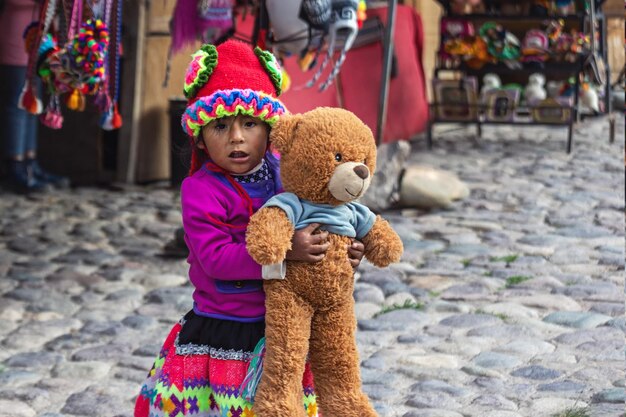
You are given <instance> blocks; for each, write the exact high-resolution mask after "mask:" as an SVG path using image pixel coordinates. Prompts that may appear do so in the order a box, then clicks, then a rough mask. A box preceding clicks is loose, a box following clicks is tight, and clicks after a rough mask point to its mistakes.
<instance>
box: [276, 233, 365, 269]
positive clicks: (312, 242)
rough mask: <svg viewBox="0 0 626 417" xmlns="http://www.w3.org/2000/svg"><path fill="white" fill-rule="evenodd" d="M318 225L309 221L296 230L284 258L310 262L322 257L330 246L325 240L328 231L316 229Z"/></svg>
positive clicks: (319, 259)
mask: <svg viewBox="0 0 626 417" xmlns="http://www.w3.org/2000/svg"><path fill="white" fill-rule="evenodd" d="M318 227H320V224H319V223H311V224H310V225H308V226H307V227H305V228H304V229H300V230H296V231H295V232H294V234H293V238H292V239H291V250H290V251H287V256H286V259H288V260H290V261H302V262H311V263H313V262H318V261H321V260H322V259H324V256H325V254H326V251H327V250H328V247H329V246H330V243H329V242H328V241H327V238H328V232H326V231H319V230H317V228H318ZM361 257H363V252H361ZM350 262H352V261H350ZM359 262H360V258H359ZM357 265H358V263H357Z"/></svg>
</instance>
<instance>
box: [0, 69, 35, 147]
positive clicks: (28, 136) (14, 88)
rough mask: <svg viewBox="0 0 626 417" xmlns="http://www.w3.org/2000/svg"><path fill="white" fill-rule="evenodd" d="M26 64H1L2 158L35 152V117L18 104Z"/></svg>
mask: <svg viewBox="0 0 626 417" xmlns="http://www.w3.org/2000/svg"><path fill="white" fill-rule="evenodd" d="M25 79H26V67H21V66H14V65H0V80H2V82H0V145H2V155H3V158H4V159H15V158H16V157H18V158H22V157H24V156H25V155H26V154H27V153H28V154H35V153H36V151H37V123H38V120H37V116H34V115H32V114H30V113H28V112H26V111H25V110H22V109H19V108H18V107H17V102H18V100H19V97H20V94H21V93H22V87H23V86H24V81H25Z"/></svg>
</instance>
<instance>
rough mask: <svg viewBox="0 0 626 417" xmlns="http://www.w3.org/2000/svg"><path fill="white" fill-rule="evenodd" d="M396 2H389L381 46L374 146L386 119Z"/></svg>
mask: <svg viewBox="0 0 626 417" xmlns="http://www.w3.org/2000/svg"><path fill="white" fill-rule="evenodd" d="M397 3H398V0H389V7H388V9H387V27H386V28H385V29H386V30H385V41H384V45H383V51H384V54H383V73H382V78H381V82H380V98H379V100H378V122H377V123H376V146H378V145H380V144H381V143H382V141H383V133H384V131H385V121H386V119H387V95H388V89H389V78H390V76H391V57H392V56H393V32H394V26H395V25H396V5H397Z"/></svg>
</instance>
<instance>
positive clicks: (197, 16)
mask: <svg viewBox="0 0 626 417" xmlns="http://www.w3.org/2000/svg"><path fill="white" fill-rule="evenodd" d="M232 27H233V1H232V0H177V1H176V6H175V7H174V15H173V18H172V22H171V31H172V45H171V53H172V54H174V53H176V52H178V51H180V50H181V49H182V48H183V47H184V46H185V45H189V44H193V43H194V42H196V41H197V40H202V42H204V43H213V42H215V41H216V40H218V39H219V38H220V37H222V36H223V35H224V34H226V33H227V32H228V31H229V30H231V29H232Z"/></svg>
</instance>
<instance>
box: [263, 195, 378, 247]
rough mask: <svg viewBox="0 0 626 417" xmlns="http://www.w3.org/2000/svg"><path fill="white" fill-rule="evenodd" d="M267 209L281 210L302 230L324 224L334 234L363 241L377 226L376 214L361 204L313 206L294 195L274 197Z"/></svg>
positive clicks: (266, 204)
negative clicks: (313, 225)
mask: <svg viewBox="0 0 626 417" xmlns="http://www.w3.org/2000/svg"><path fill="white" fill-rule="evenodd" d="M263 207H278V208H280V209H281V210H283V211H284V212H285V213H286V214H287V218H289V221H290V222H291V223H293V224H294V226H295V229H296V230H299V229H302V228H304V227H306V226H307V225H309V224H311V223H320V224H322V226H321V227H320V228H321V229H324V230H327V231H328V232H330V233H335V234H337V235H343V236H348V237H356V238H357V239H362V238H363V236H365V235H367V234H368V233H369V231H370V229H371V228H372V226H373V225H374V221H375V220H376V215H375V214H374V213H372V211H371V210H370V209H368V208H367V207H366V206H364V205H363V204H360V203H345V204H341V205H339V206H331V205H330V204H319V203H313V202H310V201H307V200H301V199H299V198H298V197H297V196H296V195H295V194H293V193H281V194H278V195H275V196H274V197H272V198H270V199H269V200H268V201H267V202H266V203H265V204H264V205H263Z"/></svg>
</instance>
